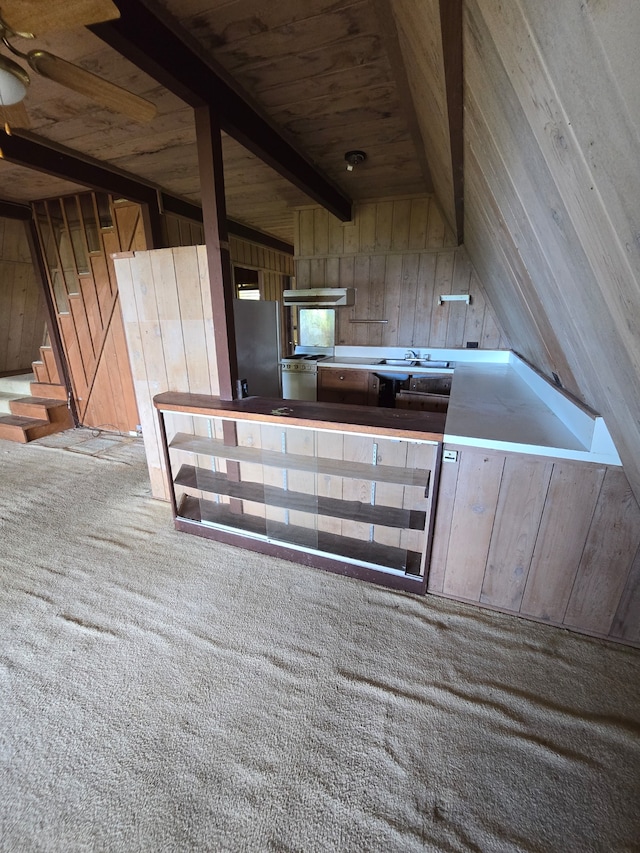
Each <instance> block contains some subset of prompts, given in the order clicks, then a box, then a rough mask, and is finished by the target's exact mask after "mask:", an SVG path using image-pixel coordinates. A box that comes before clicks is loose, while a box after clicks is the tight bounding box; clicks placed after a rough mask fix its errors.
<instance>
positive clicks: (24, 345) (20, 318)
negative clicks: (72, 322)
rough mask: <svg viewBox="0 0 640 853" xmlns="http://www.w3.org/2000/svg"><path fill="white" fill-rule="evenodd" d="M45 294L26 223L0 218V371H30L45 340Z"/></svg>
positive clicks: (0, 372)
mask: <svg viewBox="0 0 640 853" xmlns="http://www.w3.org/2000/svg"><path fill="white" fill-rule="evenodd" d="M45 327H46V312H45V304H44V294H43V293H42V288H41V285H40V283H39V282H38V280H37V279H36V275H35V271H34V268H33V263H32V259H31V253H30V251H29V243H28V241H27V232H26V229H25V223H24V222H22V221H20V220H17V219H0V374H2V373H10V372H20V371H24V372H25V373H29V372H31V362H32V361H35V360H36V359H38V358H39V357H40V346H41V345H42V343H43V342H44V335H45Z"/></svg>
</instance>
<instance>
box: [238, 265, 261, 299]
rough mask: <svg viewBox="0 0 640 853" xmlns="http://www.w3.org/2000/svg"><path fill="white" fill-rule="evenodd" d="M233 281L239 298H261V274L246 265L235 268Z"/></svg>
mask: <svg viewBox="0 0 640 853" xmlns="http://www.w3.org/2000/svg"><path fill="white" fill-rule="evenodd" d="M233 281H234V284H235V288H236V297H237V298H238V299H260V298H261V297H260V274H259V272H258V270H249V269H246V268H245V267H234V268H233Z"/></svg>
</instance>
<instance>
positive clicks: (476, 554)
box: [443, 451, 504, 601]
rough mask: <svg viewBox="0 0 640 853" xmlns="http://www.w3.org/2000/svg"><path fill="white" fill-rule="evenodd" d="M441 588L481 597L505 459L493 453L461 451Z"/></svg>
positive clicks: (466, 595) (464, 595) (462, 594)
mask: <svg viewBox="0 0 640 853" xmlns="http://www.w3.org/2000/svg"><path fill="white" fill-rule="evenodd" d="M458 465H459V466H460V471H459V473H458V483H457V488H456V501H455V504H454V508H453V518H452V522H451V534H450V537H449V549H448V552H447V569H446V574H445V578H444V585H443V591H444V592H445V593H447V594H449V595H454V596H456V597H459V598H464V599H467V600H471V601H479V600H480V592H481V590H482V582H483V579H484V571H485V566H486V562H487V554H488V552H489V544H490V542H491V534H492V531H493V523H494V519H495V507H496V504H497V500H498V494H499V491H500V483H501V480H502V471H503V467H504V458H503V457H502V456H500V455H499V454H493V453H467V452H466V451H465V452H463V453H462V454H461V459H460V460H459V462H458Z"/></svg>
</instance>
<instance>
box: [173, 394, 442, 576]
mask: <svg viewBox="0 0 640 853" xmlns="http://www.w3.org/2000/svg"><path fill="white" fill-rule="evenodd" d="M160 396H161V397H162V398H165V399H166V398H169V401H168V402H164V403H163V404H162V405H161V406H158V403H157V402H156V406H157V407H158V410H159V415H160V425H161V434H162V435H163V442H164V452H165V456H166V462H167V469H168V472H169V475H170V476H169V478H168V479H169V481H170V489H171V501H172V506H173V509H174V513H175V523H176V527H177V528H178V529H180V530H185V531H188V532H192V533H197V534H198V535H201V536H207V537H209V538H213V539H221V540H223V541H230V542H233V543H235V544H239V545H242V547H248V548H251V549H254V550H260V551H265V552H267V553H275V554H278V555H280V556H283V557H285V558H286V559H291V560H294V561H296V562H300V563H304V564H307V565H314V566H317V567H319V568H324V569H329V570H331V571H336V572H339V573H341V574H351V575H354V576H356V577H362V578H366V579H368V580H374V581H376V582H378V583H381V584H384V585H388V586H392V587H396V588H401V589H409V590H412V591H414V592H424V589H425V581H426V574H427V567H428V558H429V550H430V542H431V528H432V519H433V514H434V502H433V491H434V489H435V488H436V487H437V471H438V464H439V457H440V447H441V444H440V442H438V441H435V440H419V439H416V438H408V437H403V436H402V434H401V433H400V432H397V431H395V430H380V431H379V432H372V431H371V430H367V431H363V432H361V433H359V432H358V431H357V428H355V429H354V426H353V425H350V426H349V428H348V431H346V430H345V431H342V430H340V428H339V425H338V424H335V423H333V424H332V425H331V427H330V428H329V427H328V426H326V425H324V424H318V423H315V424H314V423H313V422H311V421H309V422H308V423H305V424H300V423H298V424H296V425H290V424H289V422H288V421H287V420H286V418H285V417H282V416H278V415H276V414H272V415H271V416H263V417H259V416H256V413H255V412H254V413H251V414H250V417H242V415H241V416H239V417H234V416H233V414H231V413H227V412H224V413H223V412H220V411H211V412H210V414H209V415H208V416H203V415H202V408H201V409H200V411H199V412H198V414H199V417H191V416H189V412H188V411H185V409H184V408H180V409H174V410H172V408H171V405H170V401H171V397H172V395H170V394H165V395H160ZM181 396H182V397H185V396H189V395H181ZM157 399H158V398H156V400H157ZM201 399H202V398H201ZM210 399H212V400H213V399H215V398H210ZM275 402H277V401H274V403H275ZM279 402H282V401H279ZM230 405H232V404H227V406H230ZM316 406H317V404H316ZM318 408H319V407H318ZM242 414H244V415H246V414H247V413H246V411H245V412H243V413H242Z"/></svg>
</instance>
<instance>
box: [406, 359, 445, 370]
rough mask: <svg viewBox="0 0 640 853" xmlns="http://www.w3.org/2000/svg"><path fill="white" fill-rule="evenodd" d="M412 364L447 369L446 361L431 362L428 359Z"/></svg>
mask: <svg viewBox="0 0 640 853" xmlns="http://www.w3.org/2000/svg"><path fill="white" fill-rule="evenodd" d="M413 364H417V365H418V366H419V367H434V368H437V367H440V368H442V367H449V362H448V361H431V359H428V358H427V359H424V360H421V361H414V362H413Z"/></svg>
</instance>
